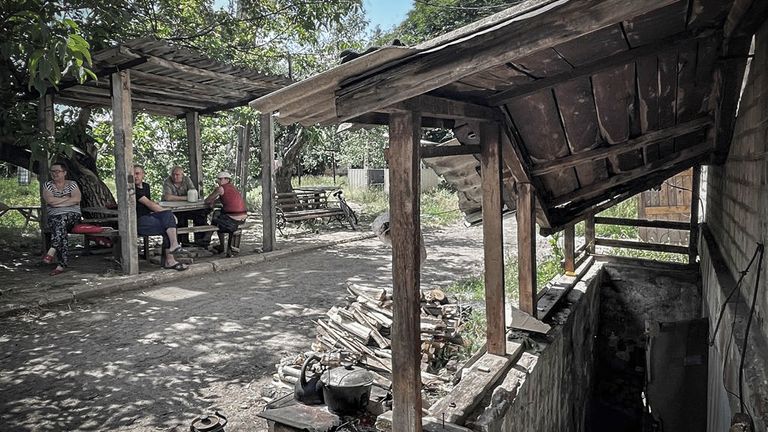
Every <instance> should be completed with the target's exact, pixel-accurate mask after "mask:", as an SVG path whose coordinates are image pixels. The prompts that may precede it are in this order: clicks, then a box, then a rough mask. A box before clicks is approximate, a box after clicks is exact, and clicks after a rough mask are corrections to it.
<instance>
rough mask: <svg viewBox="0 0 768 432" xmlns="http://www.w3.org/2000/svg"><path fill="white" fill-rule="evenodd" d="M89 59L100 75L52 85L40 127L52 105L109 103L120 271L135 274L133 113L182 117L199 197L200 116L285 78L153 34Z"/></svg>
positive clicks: (49, 120)
mask: <svg viewBox="0 0 768 432" xmlns="http://www.w3.org/2000/svg"><path fill="white" fill-rule="evenodd" d="M93 62H94V65H93V70H94V71H95V73H96V75H97V77H98V79H97V80H89V81H86V82H85V83H84V84H79V83H78V82H76V81H69V82H64V83H62V84H61V85H60V86H59V87H58V89H57V90H55V91H54V89H51V92H50V93H49V94H46V95H45V96H43V97H42V100H41V104H40V116H39V117H40V128H41V129H42V130H43V131H46V132H47V133H49V134H50V135H51V136H52V135H53V132H54V124H53V104H54V103H60V104H65V105H73V106H81V107H111V108H112V112H113V126H114V133H115V141H116V142H115V180H116V186H117V203H118V229H119V232H120V238H121V239H122V241H121V248H122V250H121V253H122V267H123V271H124V273H126V274H136V273H138V271H139V266H138V258H137V256H138V248H137V242H136V239H137V234H136V208H135V207H136V204H135V200H136V197H135V194H136V191H135V187H134V182H133V140H132V135H133V116H132V114H133V112H134V111H145V112H148V113H151V114H158V115H164V116H174V117H177V118H184V119H186V124H187V142H188V146H189V173H190V178H191V180H192V182H193V183H194V184H195V185H196V186H197V188H198V190H199V191H201V195H202V190H203V188H202V185H203V175H202V173H203V170H202V146H201V142H200V116H201V115H204V114H213V113H216V112H218V111H222V110H227V109H231V108H235V107H239V106H244V105H247V104H248V102H249V101H252V100H253V99H255V98H258V97H260V96H262V95H265V94H267V93H270V92H273V91H275V90H277V89H280V88H282V87H284V86H285V85H287V84H289V81H288V79H286V78H283V77H277V76H270V75H264V74H261V73H258V72H255V71H253V70H250V69H246V68H242V67H237V66H233V65H228V64H223V63H219V62H217V61H214V60H212V59H210V58H207V57H204V56H202V55H200V54H198V53H195V52H193V51H191V50H189V49H186V48H181V47H177V46H173V45H171V44H169V43H167V42H166V41H163V40H157V39H154V38H143V39H137V40H133V41H129V42H125V43H122V44H119V45H117V46H115V47H112V48H108V49H105V50H103V51H100V52H97V53H95V54H94V55H93ZM266 133H271V132H269V131H266ZM244 149H245V150H244V153H245V154H241V155H240V157H239V158H238V159H239V161H240V165H242V166H247V159H248V155H247V151H248V147H247V146H244ZM169 168H170V167H169ZM238 172H241V173H242V172H243V170H242V169H239V170H238ZM265 172H271V170H269V171H265ZM267 181H268V180H267ZM265 190H271V189H265ZM272 231H274V230H272ZM264 242H265V245H264V246H265V247H264V249H265V250H271V249H272V247H273V244H274V232H272V234H271V236H270V235H267V234H266V233H265V236H264Z"/></svg>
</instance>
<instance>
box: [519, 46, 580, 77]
mask: <svg viewBox="0 0 768 432" xmlns="http://www.w3.org/2000/svg"><path fill="white" fill-rule="evenodd" d="M514 65H515V66H516V67H517V68H519V69H520V70H522V71H524V72H525V73H527V74H528V75H530V76H531V77H534V78H537V79H538V78H545V77H549V76H552V75H557V74H561V73H563V72H568V71H569V70H572V69H573V66H572V65H571V64H569V63H568V62H567V61H565V60H564V59H563V58H562V57H561V56H560V55H559V54H558V53H557V51H555V50H552V49H545V50H542V51H539V52H537V53H534V54H531V55H529V56H526V57H523V58H521V59H518V60H515V62H514Z"/></svg>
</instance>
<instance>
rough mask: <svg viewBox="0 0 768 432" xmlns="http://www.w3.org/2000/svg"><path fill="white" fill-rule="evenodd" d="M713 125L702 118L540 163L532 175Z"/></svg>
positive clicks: (616, 153)
mask: <svg viewBox="0 0 768 432" xmlns="http://www.w3.org/2000/svg"><path fill="white" fill-rule="evenodd" d="M711 125H712V119H711V118H709V117H702V118H699V119H696V120H692V121H689V122H686V123H681V124H679V125H676V126H673V127H670V128H666V129H661V130H657V131H651V132H648V133H646V134H645V135H641V136H639V137H637V138H633V139H631V140H629V141H625V142H623V143H620V144H614V145H611V146H608V147H602V148H598V149H594V150H589V151H586V152H583V153H577V154H571V155H568V156H565V157H562V158H559V159H554V160H551V161H546V162H542V163H538V164H535V165H534V166H533V169H531V174H532V175H534V176H540V175H544V174H548V173H551V172H555V171H558V170H561V169H567V168H572V167H575V166H577V165H581V164H584V163H588V162H595V161H598V160H601V159H606V158H609V157H614V156H618V155H620V154H622V153H626V152H629V151H632V150H638V149H642V148H644V147H647V146H649V145H651V144H655V143H658V142H661V141H664V140H668V139H671V138H675V137H679V136H683V135H686V134H689V133H691V132H695V131H697V130H700V129H704V128H706V127H709V126H711Z"/></svg>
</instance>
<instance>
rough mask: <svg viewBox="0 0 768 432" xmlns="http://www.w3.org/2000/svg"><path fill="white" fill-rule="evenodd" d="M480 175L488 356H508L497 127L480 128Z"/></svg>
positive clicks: (487, 125)
mask: <svg viewBox="0 0 768 432" xmlns="http://www.w3.org/2000/svg"><path fill="white" fill-rule="evenodd" d="M480 174H481V177H482V188H483V250H484V254H485V257H484V258H485V259H484V260H483V263H484V265H485V315H486V318H487V322H488V326H487V331H486V342H487V345H486V346H487V349H488V352H489V353H491V354H496V355H505V354H506V349H507V342H506V334H507V331H506V330H507V329H506V322H505V319H504V300H505V299H504V230H503V228H502V220H501V202H502V201H501V187H502V186H501V131H500V129H499V125H498V124H496V123H482V124H481V125H480Z"/></svg>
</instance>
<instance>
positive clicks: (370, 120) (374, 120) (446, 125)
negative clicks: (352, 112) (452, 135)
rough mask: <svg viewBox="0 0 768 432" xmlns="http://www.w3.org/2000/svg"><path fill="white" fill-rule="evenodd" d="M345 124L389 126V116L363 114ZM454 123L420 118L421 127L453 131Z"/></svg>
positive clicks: (385, 114)
mask: <svg viewBox="0 0 768 432" xmlns="http://www.w3.org/2000/svg"><path fill="white" fill-rule="evenodd" d="M346 123H351V124H356V125H376V126H386V125H388V124H389V114H388V113H380V112H373V113H368V114H363V115H361V116H358V117H355V118H351V119H349V120H347V121H346ZM455 123H456V122H455V121H453V120H449V119H435V118H430V117H422V118H421V127H428V128H438V129H453V127H454V125H455ZM330 124H336V122H335V121H334V122H331V123H330Z"/></svg>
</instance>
